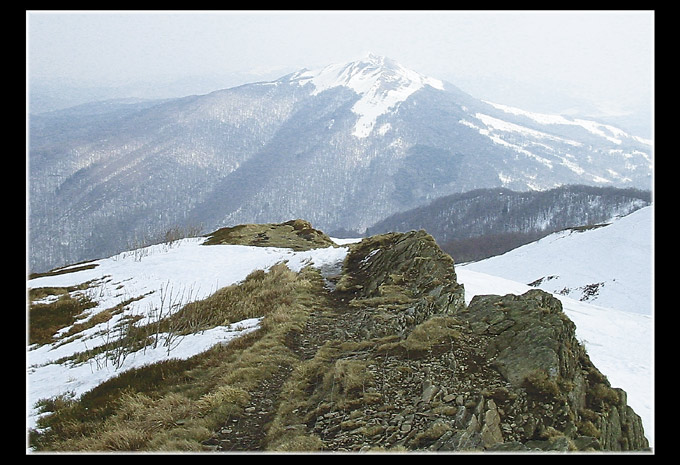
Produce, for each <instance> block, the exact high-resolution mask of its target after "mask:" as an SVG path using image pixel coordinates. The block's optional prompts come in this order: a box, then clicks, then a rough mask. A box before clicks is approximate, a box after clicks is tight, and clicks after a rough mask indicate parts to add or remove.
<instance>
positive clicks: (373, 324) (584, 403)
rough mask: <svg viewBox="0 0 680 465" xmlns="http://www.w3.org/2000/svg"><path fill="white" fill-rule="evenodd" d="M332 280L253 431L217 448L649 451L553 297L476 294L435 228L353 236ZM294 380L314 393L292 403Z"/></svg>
mask: <svg viewBox="0 0 680 465" xmlns="http://www.w3.org/2000/svg"><path fill="white" fill-rule="evenodd" d="M292 224H293V223H291V225H292ZM270 226H271V225H270ZM289 226H290V225H289ZM262 245H267V244H266V242H265V243H263V244H262ZM325 281H326V284H327V285H326V286H324V287H323V290H322V291H319V292H321V293H322V294H323V296H322V297H323V301H324V304H323V305H321V306H320V308H319V309H317V310H315V311H312V312H311V313H310V316H309V318H308V320H307V323H306V326H305V328H304V330H302V331H301V332H299V333H296V334H291V335H290V338H289V341H288V346H289V347H290V348H291V349H292V350H294V351H295V352H296V353H298V354H299V357H300V365H299V366H297V367H294V369H292V370H285V372H282V373H279V378H278V379H276V380H269V381H268V382H267V383H266V386H265V385H263V386H262V389H260V390H259V392H255V393H251V398H252V399H253V405H251V406H250V407H248V408H246V413H245V417H244V418H245V419H246V420H248V416H249V415H251V416H252V417H251V418H250V420H252V422H250V423H249V422H248V421H239V423H238V424H239V425H241V426H242V428H244V429H247V428H248V425H251V426H250V427H251V428H252V431H251V432H250V433H249V432H248V431H241V432H240V433H238V432H237V433H238V434H235V433H234V429H233V427H230V428H229V429H226V430H225V429H223V430H222V432H221V433H220V432H218V433H217V434H216V435H215V436H214V437H213V438H212V439H211V440H209V441H207V442H206V445H207V446H209V447H212V448H215V449H216V450H253V449H258V450H322V451H390V450H402V451H438V452H471V451H490V452H508V451H513V452H528V451H533V452H545V451H642V450H648V447H649V445H648V442H647V439H646V438H645V436H644V431H643V427H642V422H641V419H640V417H639V416H638V415H637V414H636V413H635V412H634V411H633V410H632V408H631V407H630V406H628V405H627V402H626V393H625V392H624V391H623V390H621V389H615V388H612V387H611V385H610V383H609V382H608V380H607V379H606V377H605V376H604V375H603V374H602V373H601V372H600V371H599V370H598V369H597V368H596V367H595V366H594V365H593V363H592V362H591V361H590V359H589V357H588V354H587V353H586V351H585V348H584V347H583V346H582V345H581V344H580V343H579V342H578V340H577V339H576V337H575V325H574V324H573V322H572V321H571V320H570V319H569V318H568V317H567V316H566V315H565V314H564V313H563V312H562V307H561V303H560V301H559V300H557V299H555V298H554V297H553V296H552V295H550V294H548V293H546V292H543V291H540V290H532V291H529V292H527V293H526V294H523V295H505V296H496V295H488V296H477V297H475V298H474V299H473V300H472V301H471V302H470V304H469V305H466V304H465V300H464V289H463V286H462V285H460V284H458V283H457V281H456V274H455V269H454V262H453V260H452V259H451V257H450V256H448V255H447V254H445V253H444V252H442V251H441V249H440V248H439V247H438V246H437V244H436V242H435V241H434V239H433V238H432V236H430V235H429V234H427V233H425V232H424V231H411V232H408V233H389V234H383V235H378V236H373V237H370V238H366V239H364V240H362V241H361V242H360V243H357V244H353V245H352V246H351V247H350V252H349V254H348V256H347V258H346V260H345V262H344V264H343V269H342V271H341V272H340V273H338V274H335V275H332V274H327V275H326V276H325ZM328 283H331V284H332V285H331V286H328ZM300 386H303V387H302V388H301V387H300ZM296 389H297V390H300V389H302V391H303V392H302V397H303V398H304V400H301V401H298V402H297V403H294V402H290V401H287V400H286V397H287V396H288V397H294V396H293V394H291V393H293V392H294V391H295V390H296ZM253 425H255V426H253ZM245 437H249V438H250V440H249V441H243V440H242V439H243V438H245ZM238 438H241V440H239V439H238Z"/></svg>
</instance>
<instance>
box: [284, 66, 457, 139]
mask: <svg viewBox="0 0 680 465" xmlns="http://www.w3.org/2000/svg"><path fill="white" fill-rule="evenodd" d="M291 80H297V81H298V82H299V83H300V84H301V85H304V84H307V83H310V82H311V83H312V84H313V85H314V87H315V90H314V92H313V95H316V94H319V93H321V92H323V91H325V90H328V89H332V88H334V87H339V86H343V87H348V88H350V89H352V90H353V91H354V92H356V93H357V94H359V95H360V98H359V100H358V101H357V102H356V103H355V104H354V105H353V106H352V111H353V112H354V113H355V114H357V115H358V116H359V119H358V121H357V123H356V124H355V126H354V131H353V132H352V134H353V135H354V136H356V137H359V138H363V137H367V136H368V135H369V134H370V133H371V131H372V130H373V128H374V126H375V124H376V121H377V119H378V117H379V116H382V115H384V114H387V113H388V112H390V111H393V110H394V109H395V108H396V107H397V105H398V104H399V103H401V102H403V101H405V100H406V99H407V98H408V97H409V96H410V95H411V94H413V93H414V92H416V91H418V90H420V89H421V88H423V87H424V86H426V85H429V86H431V87H434V88H435V89H439V90H444V84H443V83H442V82H441V81H439V80H438V79H434V78H430V77H427V76H423V75H421V74H419V73H416V72H415V71H412V70H410V69H406V68H404V67H403V66H401V65H400V64H399V63H397V62H395V61H393V60H390V59H389V58H385V57H380V56H376V55H372V54H369V55H368V56H367V57H365V58H364V59H362V60H360V61H357V62H351V63H344V64H334V65H329V66H326V67H324V68H322V69H321V70H316V71H301V72H299V73H296V74H295V75H294V76H293V78H291Z"/></svg>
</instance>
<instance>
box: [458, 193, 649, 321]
mask: <svg viewBox="0 0 680 465" xmlns="http://www.w3.org/2000/svg"><path fill="white" fill-rule="evenodd" d="M653 215H654V207H653V206H649V207H644V208H641V209H639V210H636V211H635V212H633V213H631V214H630V215H627V216H624V217H622V218H616V219H613V220H612V221H611V223H610V224H609V225H607V226H604V227H598V228H595V229H588V230H585V231H575V230H565V231H561V232H558V233H554V234H551V235H549V236H546V237H544V238H543V239H541V240H539V241H536V242H533V243H531V244H527V245H525V246H522V247H518V248H516V249H514V250H511V251H510V252H507V253H505V254H503V255H498V256H496V257H491V258H489V259H486V260H482V261H479V262H476V263H469V264H464V265H460V266H459V267H458V268H460V267H462V268H465V269H467V270H471V271H478V272H481V273H486V274H491V275H494V276H499V277H502V278H506V279H509V280H512V281H516V282H520V283H524V284H530V283H534V282H535V281H538V280H542V281H541V283H540V284H539V285H538V286H537V287H539V288H540V289H543V290H544V291H547V292H550V293H553V294H556V295H563V296H565V297H569V298H571V299H575V300H582V301H584V302H588V303H591V304H595V305H599V306H602V307H607V308H615V309H617V310H622V311H626V312H632V313H642V314H646V315H651V313H652V308H653V301H652V298H653V283H654V267H653V258H654V254H653V250H652V247H653V243H652V236H653V231H652V228H653V223H654V220H653ZM458 268H457V269H458Z"/></svg>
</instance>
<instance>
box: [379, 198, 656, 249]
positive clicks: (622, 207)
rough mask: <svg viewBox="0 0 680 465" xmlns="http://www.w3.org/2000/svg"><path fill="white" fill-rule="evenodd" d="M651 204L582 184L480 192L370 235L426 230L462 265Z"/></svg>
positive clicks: (397, 219)
mask: <svg viewBox="0 0 680 465" xmlns="http://www.w3.org/2000/svg"><path fill="white" fill-rule="evenodd" d="M651 200H652V199H651V192H649V191H642V190H638V189H617V188H611V187H592V186H582V185H578V186H563V187H559V188H556V189H551V190H547V191H531V192H515V191H511V190H508V189H503V188H498V189H479V190H474V191H470V192H466V193H463V194H454V195H450V196H446V197H441V198H439V199H437V200H435V201H434V202H432V203H430V204H429V205H426V206H423V207H419V208H416V209H413V210H409V211H407V212H404V213H399V214H396V215H393V216H391V217H389V218H387V219H385V220H383V221H381V222H379V223H377V224H375V225H374V226H372V227H371V228H368V230H367V234H369V235H371V234H380V233H384V232H388V231H401V232H404V231H410V230H414V229H425V230H426V231H427V232H428V233H430V234H432V236H434V237H435V239H436V240H437V242H438V243H439V244H440V246H441V247H442V249H444V250H445V251H446V252H447V253H449V254H450V255H452V256H453V257H454V259H455V260H456V261H457V262H463V261H470V260H478V259H482V258H487V257H490V256H493V255H497V254H500V253H504V252H507V251H508V250H511V249H513V248H515V247H518V246H520V245H523V244H527V243H529V242H532V241H535V240H537V239H539V238H541V237H543V236H545V235H547V234H550V233H553V232H555V231H559V230H561V229H565V228H570V227H579V226H586V225H594V224H598V223H603V222H607V221H609V220H610V219H612V218H614V217H617V216H623V215H627V214H629V213H631V212H633V211H635V210H637V209H639V208H641V207H644V206H647V205H649V204H650V202H651Z"/></svg>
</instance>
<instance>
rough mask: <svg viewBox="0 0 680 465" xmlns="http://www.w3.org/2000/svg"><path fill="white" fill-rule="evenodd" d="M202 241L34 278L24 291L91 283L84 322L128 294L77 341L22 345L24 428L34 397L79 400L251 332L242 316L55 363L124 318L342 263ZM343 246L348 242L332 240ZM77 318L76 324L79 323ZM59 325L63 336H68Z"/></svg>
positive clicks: (31, 422) (333, 253)
mask: <svg viewBox="0 0 680 465" xmlns="http://www.w3.org/2000/svg"><path fill="white" fill-rule="evenodd" d="M204 241H205V238H192V239H183V240H181V241H178V242H176V243H175V244H173V245H172V246H169V245H165V244H161V245H154V246H151V247H145V248H143V249H137V250H135V251H130V252H124V253H121V254H118V255H115V256H113V257H110V258H107V259H103V260H96V261H94V262H91V263H92V264H95V265H96V267H94V268H92V269H88V270H82V271H77V272H72V273H66V274H60V275H56V276H48V277H41V278H36V279H32V280H30V281H28V283H27V287H30V288H38V287H47V286H55V287H62V286H73V285H76V284H80V283H85V282H88V281H92V280H95V285H94V286H93V287H91V288H90V289H88V290H87V291H86V293H87V295H88V296H89V297H90V298H92V299H93V300H95V301H96V302H97V306H96V307H95V308H92V309H90V310H89V313H90V317H91V316H92V315H95V314H96V313H98V312H100V311H103V310H106V309H109V308H112V307H114V306H116V305H118V304H120V303H121V302H124V301H126V300H128V299H130V298H132V297H139V296H143V297H142V298H141V299H139V300H136V301H134V302H131V303H130V304H128V305H127V308H126V310H125V311H124V312H123V313H121V314H119V315H116V316H114V317H113V318H112V319H111V320H109V321H108V322H107V323H103V324H99V325H96V326H94V327H92V328H91V329H89V330H86V331H84V332H82V333H81V334H82V337H80V338H78V339H75V340H72V341H70V342H68V343H62V344H50V345H43V346H40V347H36V346H28V350H27V354H26V367H27V426H28V427H29V428H33V427H35V426H36V424H35V422H36V420H37V412H36V410H35V409H34V403H35V402H36V401H37V400H39V399H46V398H52V397H54V396H57V395H61V394H67V393H71V394H73V395H74V396H75V397H79V396H80V395H82V394H83V393H85V392H87V391H89V390H91V389H93V388H94V387H96V386H97V385H99V384H101V383H102V382H104V381H106V380H107V379H110V378H112V377H114V376H116V375H118V374H119V373H121V372H123V371H126V370H129V369H132V368H137V367H140V366H143V365H146V364H150V363H154V362H157V361H160V360H164V359H169V358H179V359H186V358H189V357H192V356H194V355H196V354H199V353H201V352H203V351H205V350H207V349H208V348H210V347H212V346H213V345H215V344H219V343H225V342H228V341H229V340H231V339H232V338H234V337H238V336H239V335H242V334H244V333H245V332H250V331H254V330H256V329H257V327H258V323H259V320H258V319H249V320H245V321H241V322H238V323H236V324H233V325H230V326H222V327H217V328H214V329H211V330H209V331H204V332H202V333H199V334H194V335H191V336H186V337H183V338H181V339H180V338H178V339H172V338H171V337H168V335H160V340H161V342H162V343H161V344H159V345H158V346H157V347H156V349H151V348H147V349H145V350H140V351H139V352H136V353H132V354H129V355H128V356H126V357H125V358H124V359H123V360H122V361H119V363H113V362H112V361H111V360H107V359H105V358H104V357H103V356H102V357H100V358H98V359H95V360H90V361H88V362H86V363H80V364H73V363H58V360H59V359H62V358H64V357H68V356H70V355H73V354H76V353H79V352H83V351H85V350H88V349H92V348H94V347H97V346H100V345H103V344H105V343H106V342H111V338H115V333H114V332H112V331H110V328H113V327H115V325H116V323H117V322H119V321H121V319H122V318H124V317H125V316H131V315H141V316H143V317H144V319H142V320H140V322H139V323H138V325H140V326H141V325H142V324H144V323H145V322H148V321H152V320H153V318H154V315H157V312H158V311H159V310H160V309H162V310H163V311H164V312H173V311H176V310H179V308H180V307H181V306H182V305H183V304H186V303H189V302H191V301H196V300H200V299H204V298H206V297H208V296H209V295H211V294H213V293H214V292H215V291H216V290H218V289H220V288H222V287H225V286H228V285H231V284H235V283H238V282H240V281H243V280H244V279H245V278H246V276H248V274H250V273H251V272H252V271H254V270H258V269H263V270H266V269H269V268H270V267H271V266H273V265H275V264H277V263H281V262H285V263H286V264H287V266H288V267H289V268H290V269H291V270H293V271H300V270H301V269H302V268H303V267H305V266H307V265H312V266H315V267H319V268H322V267H325V266H329V265H335V264H337V263H341V262H342V261H343V260H344V258H345V255H346V254H347V251H348V249H347V247H328V248H322V249H315V250H310V251H304V252H295V251H293V250H291V249H284V248H274V247H249V246H240V245H218V246H203V245H201V244H202V243H203V242H204ZM338 242H342V243H343V244H345V243H347V242H348V241H346V240H345V241H338ZM81 321H82V320H81ZM67 330H68V328H65V329H64V330H63V331H62V332H65V331H67Z"/></svg>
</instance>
